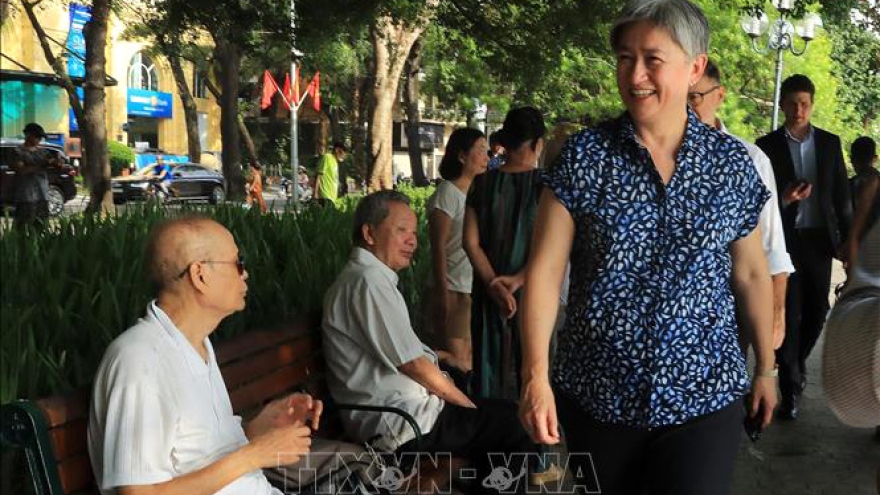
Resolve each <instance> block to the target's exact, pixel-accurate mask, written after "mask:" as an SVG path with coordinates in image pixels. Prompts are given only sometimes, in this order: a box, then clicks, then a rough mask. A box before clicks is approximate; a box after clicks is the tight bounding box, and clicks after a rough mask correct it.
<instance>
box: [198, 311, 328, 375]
mask: <svg viewBox="0 0 880 495" xmlns="http://www.w3.org/2000/svg"><path fill="white" fill-rule="evenodd" d="M320 328H321V327H320V320H319V319H317V318H315V317H310V318H307V319H305V320H303V321H295V322H293V323H291V324H288V325H285V326H284V327H281V328H279V329H276V330H254V331H250V332H247V333H244V334H241V335H238V336H236V337H233V338H231V339H229V340H225V341H223V342H221V343H220V344H219V345H218V346H217V347H216V348H215V349H214V352H215V354H216V356H217V364H218V365H220V367H223V366H224V365H226V363H228V362H230V361H235V360H238V359H241V358H242V357H246V356H248V355H250V354H253V353H254V352H259V351H261V350H263V349H267V348H270V347H272V346H273V345H275V344H277V343H278V342H283V341H284V340H287V339H289V338H292V337H296V336H299V335H304V334H318V333H320V330H319V329H320Z"/></svg>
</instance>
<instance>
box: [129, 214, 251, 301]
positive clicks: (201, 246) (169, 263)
mask: <svg viewBox="0 0 880 495" xmlns="http://www.w3.org/2000/svg"><path fill="white" fill-rule="evenodd" d="M223 241H233V239H232V234H230V233H229V231H228V230H226V228H225V227H223V226H222V225H220V224H219V223H217V222H216V221H214V220H211V219H209V218H204V217H197V216H188V217H181V218H175V219H172V220H166V221H163V222H161V223H159V224H157V225H156V226H155V227H153V229H152V231H151V232H150V237H149V240H148V242H147V252H146V266H147V271H148V275H149V277H150V280H151V281H152V282H153V283H154V284H156V287H157V288H158V291H159V292H162V291H163V290H166V289H168V288H169V286H170V285H171V284H173V283H175V282H177V281H178V280H179V279H180V278H181V277H180V274H181V273H182V272H183V271H185V270H186V269H187V267H188V266H189V265H190V264H191V263H193V262H194V261H200V260H210V259H214V258H213V256H214V254H215V251H216V250H217V247H218V246H221V245H223V244H224V242H223ZM233 242H234V241H233Z"/></svg>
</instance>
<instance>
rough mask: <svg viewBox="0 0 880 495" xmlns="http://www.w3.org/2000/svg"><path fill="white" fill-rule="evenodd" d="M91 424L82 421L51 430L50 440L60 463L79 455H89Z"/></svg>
mask: <svg viewBox="0 0 880 495" xmlns="http://www.w3.org/2000/svg"><path fill="white" fill-rule="evenodd" d="M88 426H89V422H88V421H86V420H84V419H82V420H76V421H72V422H70V423H67V424H64V425H62V426H58V427H55V428H52V429H51V430H49V440H50V441H51V442H52V448H53V449H55V458H56V459H58V460H59V461H61V460H64V459H67V458H68V457H72V456H75V455H78V454H86V455H88V453H89V452H88Z"/></svg>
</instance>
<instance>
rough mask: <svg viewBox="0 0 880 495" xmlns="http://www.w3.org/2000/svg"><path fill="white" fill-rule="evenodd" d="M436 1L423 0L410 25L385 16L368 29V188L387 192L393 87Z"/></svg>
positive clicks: (395, 97)
mask: <svg viewBox="0 0 880 495" xmlns="http://www.w3.org/2000/svg"><path fill="white" fill-rule="evenodd" d="M438 3H439V0H425V5H424V7H422V13H421V15H420V17H419V19H418V20H416V21H415V22H414V23H413V24H411V25H409V24H404V23H401V22H397V21H395V20H394V19H392V18H391V17H389V16H381V17H379V18H378V19H376V22H375V24H374V25H373V26H372V28H371V30H370V31H371V38H372V43H373V56H374V59H373V61H374V69H373V91H372V93H373V110H372V118H371V119H370V123H371V127H370V155H371V161H372V171H371V172H370V189H371V190H373V191H378V190H381V189H391V188H392V187H393V183H392V181H391V161H392V156H393V155H392V149H391V146H392V132H391V131H392V129H391V128H392V126H393V125H394V114H393V111H394V101H395V100H396V99H397V84H398V81H399V80H400V76H401V73H402V72H403V67H404V65H405V63H406V59H407V56H408V55H409V51H410V48H412V45H413V43H414V42H415V41H416V39H418V37H419V36H421V34H422V32H423V31H424V30H425V27H427V25H428V22H429V21H430V19H431V16H433V14H434V12H435V10H436V9H437V5H438Z"/></svg>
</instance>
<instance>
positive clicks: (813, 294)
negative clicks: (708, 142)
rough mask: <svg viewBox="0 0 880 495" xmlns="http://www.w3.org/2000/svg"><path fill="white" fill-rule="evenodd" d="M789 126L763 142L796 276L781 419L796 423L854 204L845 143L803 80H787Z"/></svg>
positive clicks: (783, 357)
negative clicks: (827, 125)
mask: <svg viewBox="0 0 880 495" xmlns="http://www.w3.org/2000/svg"><path fill="white" fill-rule="evenodd" d="M780 91H781V101H780V103H779V109H780V110H782V113H783V114H785V122H784V124H783V126H782V127H780V128H779V129H776V130H775V131H773V132H771V133H770V134H767V135H766V136H764V137H762V138H760V139H758V140H757V142H756V144H757V145H758V147H759V148H761V149H762V150H763V151H764V152H765V153H767V156H768V157H770V162H771V163H772V164H773V173H774V174H775V175H776V188H777V190H778V191H780V193H779V206H780V213H781V214H782V226H783V229H784V230H785V241H786V245H787V246H788V252H789V254H790V255H791V260H792V262H793V263H794V268H795V272H794V273H793V274H792V275H791V277H789V280H788V294H787V295H786V310H785V315H786V325H785V327H786V333H785V340H784V341H783V342H782V347H780V348H779V350H778V351H777V352H776V361H777V362H778V363H779V388H780V391H781V393H782V397H781V405H780V407H779V417H780V418H781V419H786V420H794V419H797V417H798V414H799V409H798V402H799V401H800V396H801V393H802V392H803V390H804V388H806V386H807V375H806V371H807V365H806V362H807V358H808V357H809V356H810V352H811V351H812V350H813V347H814V346H815V345H816V341H817V340H818V339H819V335H820V333H821V332H822V325H823V324H824V323H825V317H826V316H827V315H828V291H829V289H830V286H831V260H832V258H838V259H840V260H841V261H844V262H845V261H846V260H845V254H846V253H845V250H844V241H846V239H847V237H848V236H849V229H850V223H851V222H852V203H851V200H850V193H849V184H848V183H847V178H846V165H845V164H844V161H843V152H842V150H841V147H840V138H839V137H838V136H836V135H834V134H831V133H830V132H828V131H825V130H822V129H820V128H818V127H816V126H814V125H813V124H812V122H811V117H812V112H813V98H814V96H815V93H816V88H815V86H814V85H813V82H812V81H811V80H810V79H809V78H808V77H807V76H804V75H802V74H795V75H793V76H791V77H789V78H787V79H786V80H785V81H783V82H782V87H781V89H780Z"/></svg>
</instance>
